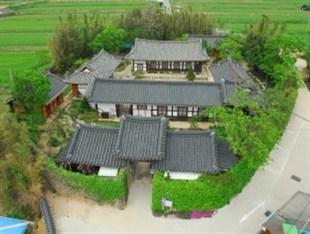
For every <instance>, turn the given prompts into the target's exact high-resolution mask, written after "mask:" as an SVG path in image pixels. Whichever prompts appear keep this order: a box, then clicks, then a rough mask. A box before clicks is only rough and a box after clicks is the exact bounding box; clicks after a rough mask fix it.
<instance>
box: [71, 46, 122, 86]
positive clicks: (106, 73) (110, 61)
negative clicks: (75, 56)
mask: <svg viewBox="0 0 310 234" xmlns="http://www.w3.org/2000/svg"><path fill="white" fill-rule="evenodd" d="M120 62H121V60H120V59H118V58H116V57H114V56H113V55H111V54H109V53H108V52H106V51H105V50H103V49H102V50H101V51H100V52H99V53H98V54H97V55H95V56H94V57H93V58H92V59H91V60H90V61H88V62H86V63H85V64H83V65H82V66H80V67H79V68H78V69H77V70H76V71H75V72H74V73H73V74H71V75H70V76H69V77H68V78H67V82H68V83H75V84H88V83H89V82H90V81H91V79H92V78H98V79H109V78H111V76H112V74H113V71H114V70H115V69H116V68H117V66H118V65H119V64H120ZM85 69H88V70H89V71H90V72H86V71H84V70H85Z"/></svg>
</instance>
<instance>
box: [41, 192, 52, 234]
mask: <svg viewBox="0 0 310 234" xmlns="http://www.w3.org/2000/svg"><path fill="white" fill-rule="evenodd" d="M40 209H41V212H42V215H43V219H44V222H45V227H46V233H47V234H56V228H55V223H54V219H53V216H52V212H51V210H50V207H49V205H48V202H47V200H46V198H45V197H41V198H40Z"/></svg>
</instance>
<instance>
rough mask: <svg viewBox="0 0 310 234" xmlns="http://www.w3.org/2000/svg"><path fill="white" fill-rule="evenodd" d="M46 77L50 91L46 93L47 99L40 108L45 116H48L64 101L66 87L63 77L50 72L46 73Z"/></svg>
mask: <svg viewBox="0 0 310 234" xmlns="http://www.w3.org/2000/svg"><path fill="white" fill-rule="evenodd" d="M47 78H48V79H49V81H50V91H49V94H48V101H47V102H46V103H45V105H44V107H43V108H42V112H43V115H44V117H45V118H48V117H49V116H50V115H51V114H52V113H54V112H55V111H56V109H57V107H58V106H60V105H61V104H62V103H63V102H64V91H65V89H66V87H67V85H66V83H65V82H64V80H63V79H61V78H60V77H58V76H56V75H54V74H52V73H48V74H47Z"/></svg>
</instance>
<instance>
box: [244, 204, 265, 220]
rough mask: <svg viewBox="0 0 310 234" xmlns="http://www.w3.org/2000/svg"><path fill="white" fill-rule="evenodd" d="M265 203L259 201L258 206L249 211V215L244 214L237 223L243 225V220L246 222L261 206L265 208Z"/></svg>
mask: <svg viewBox="0 0 310 234" xmlns="http://www.w3.org/2000/svg"><path fill="white" fill-rule="evenodd" d="M265 202H266V201H261V202H259V203H258V205H257V206H256V207H255V208H254V209H253V210H251V211H250V212H249V213H247V214H245V215H243V216H242V218H241V219H240V220H239V223H243V222H244V221H245V220H247V219H248V218H249V217H250V216H251V215H252V214H254V213H255V211H257V210H258V209H259V208H261V207H262V206H265Z"/></svg>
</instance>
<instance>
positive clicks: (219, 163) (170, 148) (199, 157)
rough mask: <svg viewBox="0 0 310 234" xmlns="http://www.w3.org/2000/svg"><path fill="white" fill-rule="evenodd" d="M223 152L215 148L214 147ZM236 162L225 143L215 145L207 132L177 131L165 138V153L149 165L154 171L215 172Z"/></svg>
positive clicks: (213, 139) (214, 140)
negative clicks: (160, 158) (159, 159)
mask: <svg viewBox="0 0 310 234" xmlns="http://www.w3.org/2000/svg"><path fill="white" fill-rule="evenodd" d="M219 147H220V148H223V149H218V148H219ZM219 153H221V154H222V155H219ZM235 162H236V158H235V156H234V155H233V154H232V153H231V151H230V149H229V147H228V144H222V142H221V144H218V140H217V139H216V138H215V133H214V132H211V131H179V132H169V133H168V135H167V153H166V157H165V158H164V159H163V160H161V161H156V162H152V168H153V169H154V170H164V171H179V172H197V173H201V172H209V173H216V172H219V171H222V170H225V169H228V168H230V167H231V166H232V165H233V164H234V163H235Z"/></svg>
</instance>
